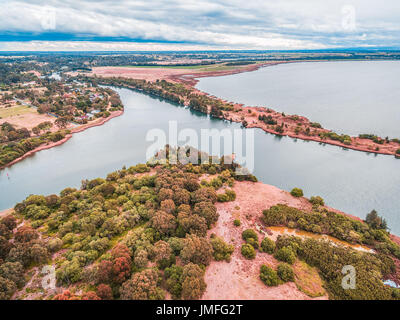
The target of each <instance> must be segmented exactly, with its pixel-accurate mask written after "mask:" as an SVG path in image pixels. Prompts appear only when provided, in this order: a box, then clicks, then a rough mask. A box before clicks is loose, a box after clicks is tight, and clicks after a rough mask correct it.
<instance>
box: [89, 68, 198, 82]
mask: <svg viewBox="0 0 400 320" xmlns="http://www.w3.org/2000/svg"><path fill="white" fill-rule="evenodd" d="M189 72H190V70H189V71H188V70H186V69H171V68H162V67H160V68H135V67H95V68H93V70H92V72H91V73H88V75H96V76H98V77H124V78H130V79H144V80H147V81H155V80H157V79H160V80H162V79H169V77H171V76H174V75H183V74H187V73H189Z"/></svg>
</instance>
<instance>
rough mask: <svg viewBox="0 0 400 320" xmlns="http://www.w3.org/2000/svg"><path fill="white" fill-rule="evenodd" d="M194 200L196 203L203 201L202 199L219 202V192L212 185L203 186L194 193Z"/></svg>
mask: <svg viewBox="0 0 400 320" xmlns="http://www.w3.org/2000/svg"><path fill="white" fill-rule="evenodd" d="M192 201H193V202H194V203H198V202H202V201H210V202H212V203H215V202H217V193H216V192H215V190H214V188H211V187H203V188H200V189H198V190H196V191H195V192H193V194H192Z"/></svg>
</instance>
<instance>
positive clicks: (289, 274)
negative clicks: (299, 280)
mask: <svg viewBox="0 0 400 320" xmlns="http://www.w3.org/2000/svg"><path fill="white" fill-rule="evenodd" d="M277 274H278V277H279V278H280V279H281V280H282V281H283V282H288V281H294V272H293V269H292V267H291V266H289V265H288V264H287V263H280V264H279V265H278V269H277Z"/></svg>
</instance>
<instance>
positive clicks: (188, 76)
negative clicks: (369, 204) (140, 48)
mask: <svg viewBox="0 0 400 320" xmlns="http://www.w3.org/2000/svg"><path fill="white" fill-rule="evenodd" d="M346 61H347V60H346ZM357 61H366V62H368V61H369V60H357ZM302 62H330V61H327V60H302V61H297V60H287V61H286V60H284V61H279V60H278V61H270V62H261V63H256V64H252V65H248V66H245V67H238V68H232V69H230V70H219V71H199V72H190V71H189V72H187V73H186V72H185V73H175V72H172V73H170V74H168V72H167V71H168V70H166V69H162V67H160V68H154V69H150V70H149V69H147V70H145V71H146V72H145V73H143V70H138V69H140V68H124V67H106V68H108V70H109V72H110V73H100V74H97V73H96V72H95V71H94V72H92V73H91V74H86V75H87V76H89V77H93V76H95V77H99V78H102V79H114V78H115V79H118V78H121V79H127V80H128V81H129V79H132V80H134V79H140V80H145V81H148V82H150V83H152V84H153V85H154V84H156V81H155V80H154V78H155V76H157V75H158V76H159V80H166V81H170V82H172V83H179V84H182V85H184V86H185V87H186V88H187V89H188V90H191V91H192V93H193V94H197V95H199V96H207V97H208V98H210V99H213V100H214V101H219V102H220V103H222V104H225V105H226V104H230V105H231V106H233V107H234V109H235V111H236V112H235V111H225V110H223V111H222V115H221V116H217V117H216V118H219V119H222V120H227V121H231V122H236V123H242V124H244V123H245V125H244V126H245V127H246V128H259V129H261V130H264V132H267V133H270V134H274V135H276V136H288V137H289V138H292V139H300V140H304V141H313V142H318V143H320V144H328V145H332V146H336V147H341V148H343V149H345V150H354V151H359V152H366V153H371V154H382V155H392V156H394V157H395V158H400V154H399V153H397V152H398V151H399V150H400V143H398V142H396V141H386V140H385V139H383V138H381V137H377V138H378V141H379V143H378V142H375V141H373V140H372V139H367V138H360V137H359V136H349V135H346V134H337V133H336V132H334V131H332V130H329V129H326V128H323V127H322V126H321V125H320V124H319V123H315V122H312V121H311V120H309V119H308V118H307V117H304V116H301V115H289V114H288V115H286V114H285V113H283V112H279V111H276V110H273V109H271V108H267V107H265V106H254V107H251V106H245V105H244V104H240V103H235V102H229V101H227V100H224V99H222V98H220V97H216V96H214V95H211V94H209V93H207V92H204V91H201V90H199V89H197V88H196V87H195V86H196V84H197V83H198V81H199V80H198V79H199V78H204V77H219V76H227V75H232V74H239V73H244V72H251V71H256V70H258V69H260V68H263V67H271V66H276V65H280V64H286V63H302ZM335 62H336V61H335ZM126 69H129V72H130V73H128V72H127V70H126ZM100 70H103V71H104V68H103V69H100ZM175 70H176V69H175ZM161 71H164V72H165V73H162V72H161ZM136 72H137V73H136ZM122 87H125V88H127V89H133V90H136V88H135V87H134V86H132V85H129V84H125V85H122ZM163 91H164V92H166V93H171V92H169V91H168V90H163ZM175 95H176V96H177V97H179V98H180V99H182V100H183V101H184V105H185V106H187V105H189V102H190V101H189V100H190V99H189V98H188V97H186V96H181V95H177V94H175ZM167 100H168V99H167ZM237 110H239V111H237ZM210 111H211V110H210V106H209V105H208V110H207V112H205V111H200V112H203V113H207V114H210V113H211V112H210ZM260 116H264V117H266V116H269V117H272V119H273V120H274V121H275V122H276V123H275V124H267V123H266V122H265V121H263V120H261V119H259V118H258V117H260ZM316 124H317V125H319V126H318V127H315V125H316ZM278 125H281V126H282V127H281V128H277V127H278ZM277 129H278V130H279V132H278V131H277ZM332 136H333V137H332Z"/></svg>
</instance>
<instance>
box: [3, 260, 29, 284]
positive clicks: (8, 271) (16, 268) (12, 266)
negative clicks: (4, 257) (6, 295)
mask: <svg viewBox="0 0 400 320" xmlns="http://www.w3.org/2000/svg"><path fill="white" fill-rule="evenodd" d="M0 277H3V278H4V279H8V280H10V281H12V282H14V283H15V285H16V286H17V287H21V286H22V285H23V284H24V282H25V281H24V267H23V266H22V264H21V263H20V262H6V263H3V264H2V265H0Z"/></svg>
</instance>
